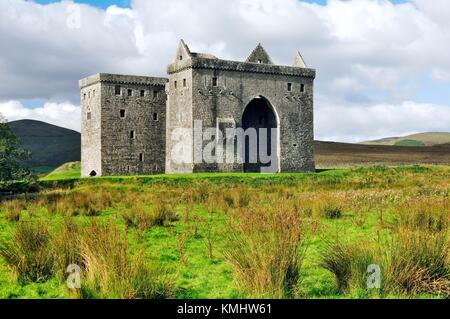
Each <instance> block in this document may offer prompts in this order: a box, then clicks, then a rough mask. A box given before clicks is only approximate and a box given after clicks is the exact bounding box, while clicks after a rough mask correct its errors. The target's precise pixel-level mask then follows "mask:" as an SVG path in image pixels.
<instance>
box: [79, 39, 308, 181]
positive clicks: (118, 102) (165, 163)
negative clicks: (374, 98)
mask: <svg viewBox="0 0 450 319" xmlns="http://www.w3.org/2000/svg"><path fill="white" fill-rule="evenodd" d="M167 71H168V79H166V78H154V77H144V76H128V75H113V74H97V75H94V76H91V77H88V78H85V79H82V80H80V82H79V85H80V89H81V106H82V132H81V133H82V152H81V153H82V154H81V161H82V176H85V177H86V176H111V175H143V174H162V173H193V172H243V171H259V170H260V168H261V167H262V166H263V165H256V166H255V165H253V166H249V165H246V164H245V163H243V164H242V163H241V164H238V163H235V164H220V163H219V164H207V163H198V162H196V161H194V160H192V161H190V162H189V163H188V164H179V163H177V162H176V161H174V159H173V158H172V149H173V147H174V143H176V142H177V141H174V140H173V139H172V138H171V137H172V133H173V132H174V130H176V129H178V128H183V129H189V130H192V134H194V132H193V130H194V123H195V122H194V121H197V122H198V121H201V122H202V125H203V127H217V128H218V129H220V130H223V129H224V128H226V127H231V128H244V129H246V128H248V127H253V126H254V127H255V128H263V127H272V128H274V129H276V130H277V132H278V140H277V143H276V150H277V154H276V157H277V161H278V163H277V165H276V171H279V172H307V171H314V169H315V165H314V154H313V140H314V134H313V132H314V129H313V83H314V79H315V74H316V72H315V70H314V69H310V68H307V67H306V64H305V62H304V60H303V58H302V56H301V55H300V53H297V54H296V56H295V58H294V63H293V65H292V66H280V65H275V64H274V63H273V62H272V59H271V58H270V56H269V55H268V54H267V52H266V51H265V50H264V48H263V47H262V46H261V45H258V46H257V47H256V48H255V49H254V50H253V52H252V53H251V54H250V56H249V57H248V58H247V60H246V61H245V62H238V61H227V60H221V59H218V58H216V57H214V56H212V55H209V54H202V53H194V52H191V51H190V50H189V47H188V46H187V45H186V44H185V43H184V41H183V40H181V42H180V45H179V47H178V49H177V52H176V56H175V59H174V62H173V63H172V64H170V65H169V66H168V70H167ZM205 143H206V142H204V144H200V145H195V143H189V145H186V147H188V148H192V151H194V150H195V148H202V147H204V146H205ZM192 153H195V152H192Z"/></svg>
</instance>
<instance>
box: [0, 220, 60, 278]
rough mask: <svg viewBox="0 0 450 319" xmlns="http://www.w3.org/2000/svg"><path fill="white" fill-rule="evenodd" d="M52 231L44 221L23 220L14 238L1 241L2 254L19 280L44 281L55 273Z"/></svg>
mask: <svg viewBox="0 0 450 319" xmlns="http://www.w3.org/2000/svg"><path fill="white" fill-rule="evenodd" d="M50 240H51V237H50V233H49V230H48V227H47V226H46V225H45V224H44V223H34V222H33V223H31V222H21V223H19V224H18V225H17V227H16V229H15V231H14V234H13V236H12V239H11V240H9V241H6V240H3V241H2V242H0V256H1V257H3V259H4V260H5V262H6V264H7V265H8V266H9V267H10V268H11V269H12V270H13V271H14V273H15V274H16V275H17V278H18V280H19V282H21V283H27V282H44V281H46V280H48V279H49V278H50V277H51V276H52V275H53V254H52V251H51V249H50Z"/></svg>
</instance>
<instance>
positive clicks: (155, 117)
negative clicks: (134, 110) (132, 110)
mask: <svg viewBox="0 0 450 319" xmlns="http://www.w3.org/2000/svg"><path fill="white" fill-rule="evenodd" d="M153 121H155V122H157V121H158V113H153Z"/></svg>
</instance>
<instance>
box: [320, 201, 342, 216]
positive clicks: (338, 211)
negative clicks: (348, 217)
mask: <svg viewBox="0 0 450 319" xmlns="http://www.w3.org/2000/svg"><path fill="white" fill-rule="evenodd" d="M322 214H323V216H324V217H325V218H328V219H339V218H341V217H342V208H341V207H339V206H336V205H332V204H326V205H325V207H324V208H323V210H322Z"/></svg>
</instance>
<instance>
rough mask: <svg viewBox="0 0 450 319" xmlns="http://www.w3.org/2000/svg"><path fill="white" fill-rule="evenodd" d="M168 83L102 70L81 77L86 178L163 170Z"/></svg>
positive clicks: (83, 165)
mask: <svg viewBox="0 0 450 319" xmlns="http://www.w3.org/2000/svg"><path fill="white" fill-rule="evenodd" d="M166 82H167V79H165V78H153V77H144V76H128V75H114V74H103V73H102V74H96V75H93V76H91V77H88V78H85V79H82V80H80V82H79V86H80V89H81V109H82V127H81V166H82V167H81V171H82V172H81V174H82V176H83V177H87V176H111V175H142V174H159V173H164V171H165V152H164V151H163V150H164V149H165V147H166V138H165V132H166V93H165V90H164V88H165V84H166Z"/></svg>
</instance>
